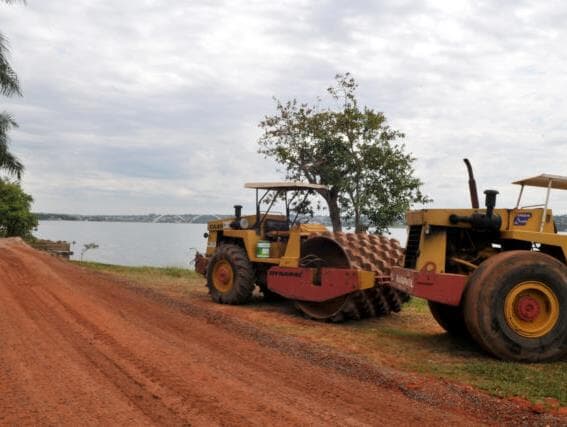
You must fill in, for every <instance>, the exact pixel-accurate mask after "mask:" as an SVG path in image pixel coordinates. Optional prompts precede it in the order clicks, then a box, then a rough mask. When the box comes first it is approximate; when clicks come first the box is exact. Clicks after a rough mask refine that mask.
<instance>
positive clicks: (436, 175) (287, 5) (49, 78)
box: [0, 0, 567, 213]
mask: <svg viewBox="0 0 567 427" xmlns="http://www.w3.org/2000/svg"><path fill="white" fill-rule="evenodd" d="M0 14H2V15H3V22H4V24H3V29H2V31H3V32H4V33H5V34H6V35H7V36H8V37H9V39H10V41H11V46H12V60H13V65H14V67H15V68H16V70H17V71H18V73H19V76H20V78H21V81H22V85H23V89H24V95H25V96H24V97H23V98H21V99H9V100H5V102H6V103H7V105H6V109H8V110H10V111H12V112H13V113H14V114H15V115H16V117H17V120H18V122H19V123H20V125H21V128H20V129H19V130H18V131H16V132H14V133H13V134H12V139H13V147H14V151H15V152H16V153H17V154H18V155H20V156H21V157H22V159H23V161H24V163H25V164H26V166H27V172H26V174H25V177H24V186H25V188H26V189H27V190H28V191H30V192H31V193H32V194H33V195H34V197H35V199H36V203H35V209H36V210H38V211H59V212H70V213H71V212H76V213H90V212H98V213H105V212H108V213H122V212H124V213H137V212H149V211H154V212H165V211H170V212H176V213H181V212H195V213H204V212H208V211H214V212H229V211H230V210H231V209H232V205H233V204H234V203H236V202H246V201H250V202H251V201H252V197H253V195H252V194H251V193H250V192H248V191H245V190H243V189H242V184H243V183H244V182H245V181H257V180H260V179H270V180H271V179H276V178H278V177H281V176H282V175H281V174H278V172H277V171H276V167H275V165H273V164H272V163H271V162H270V161H267V160H264V159H262V157H261V156H260V155H258V154H257V153H256V145H255V144H256V142H255V141H256V139H257V137H258V135H259V129H258V128H257V124H258V122H259V121H260V120H261V118H262V117H263V116H264V115H265V114H269V113H271V112H272V111H273V103H272V101H271V96H274V95H275V96H277V97H278V98H280V99H288V98H292V97H297V98H299V99H302V100H303V99H305V100H313V99H314V97H315V96H317V95H320V94H323V92H324V89H325V88H326V87H327V86H328V85H330V84H331V83H332V78H333V76H334V74H335V73H337V72H344V71H351V72H352V73H353V74H354V76H355V77H356V78H357V79H358V80H359V83H360V96H361V99H362V101H363V102H364V103H365V104H367V105H369V106H371V107H374V108H376V109H378V110H381V111H384V112H385V113H386V116H387V117H388V118H389V120H390V123H391V124H392V126H394V127H396V128H399V129H401V130H403V131H404V132H405V133H406V135H407V140H406V145H407V147H408V149H409V150H410V151H412V152H413V153H414V155H415V156H416V157H417V159H418V160H417V164H416V166H417V172H418V174H419V176H420V177H421V178H422V180H423V181H424V183H425V190H426V192H427V193H428V194H429V195H430V196H431V197H433V198H434V199H435V203H434V205H433V206H438V207H441V206H463V205H466V204H468V195H467V186H466V176H465V169H464V167H463V165H462V164H461V158H463V157H469V158H471V160H472V161H473V165H474V166H475V169H476V173H477V178H478V181H479V184H480V186H481V188H487V187H491V188H496V189H499V190H501V192H502V194H501V197H500V200H499V202H498V204H499V205H500V206H503V205H510V204H513V203H514V201H515V197H516V192H515V189H513V188H512V186H510V185H509V184H508V183H509V182H511V181H513V180H515V179H518V178H521V177H524V176H529V175H535V174H537V173H541V172H549V173H556V174H563V175H567V171H566V170H567V125H565V116H566V114H567V105H566V101H565V99H564V96H563V94H564V93H565V92H566V90H567V79H566V78H565V70H566V69H567V52H566V51H565V50H564V46H565V45H566V44H567V30H566V29H565V26H564V22H565V19H564V18H565V17H566V16H567V6H563V5H562V4H560V3H545V2H535V1H523V2H498V3H478V2H469V1H446V2H437V1H435V2H433V1H431V2H425V3H424V2H417V1H405V2H400V1H391V2H379V3H378V2H371V1H366V2H364V1H361V2H356V3H354V2H353V3H352V4H345V3H344V2H338V1H330V0H328V1H325V0H319V1H285V2H260V1H247V2H244V1H207V2H185V1H167V2H166V1H165V0H162V1H151V0H146V1H133V0H129V1H126V0H124V1H121V2H110V1H98V2H91V1H87V0H77V1H74V2H67V1H62V0H52V1H49V2H39V1H28V5H27V6H26V7H22V6H18V5H12V6H8V5H2V6H0ZM553 202H554V208H555V210H559V211H560V212H567V198H566V197H563V198H561V197H555V196H554V200H553Z"/></svg>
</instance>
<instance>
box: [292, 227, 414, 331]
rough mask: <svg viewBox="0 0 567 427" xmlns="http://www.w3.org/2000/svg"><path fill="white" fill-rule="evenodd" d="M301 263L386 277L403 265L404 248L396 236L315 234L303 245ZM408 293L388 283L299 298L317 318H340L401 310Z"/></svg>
mask: <svg viewBox="0 0 567 427" xmlns="http://www.w3.org/2000/svg"><path fill="white" fill-rule="evenodd" d="M301 257H302V258H301V262H300V264H301V266H302V267H317V268H318V267H333V268H353V269H360V270H366V271H373V272H374V273H375V274H376V276H377V277H380V278H386V277H389V275H390V269H391V267H392V266H395V265H401V262H402V259H403V249H402V248H401V247H400V245H399V243H398V242H397V241H396V240H392V239H388V238H387V237H384V236H377V235H372V234H365V233H359V234H354V233H331V232H325V233H321V234H313V235H312V236H311V237H309V238H308V239H307V240H306V241H305V242H304V243H303V245H302V248H301ZM407 301H409V295H407V294H405V293H402V292H398V291H396V290H395V289H393V288H391V287H389V286H387V285H376V286H374V287H373V288H370V289H365V290H363V291H357V292H353V293H351V294H348V295H344V296H342V297H339V298H335V299H332V300H329V301H324V302H307V301H296V306H297V308H298V309H299V310H300V311H301V312H303V313H304V314H305V315H306V316H307V317H309V318H311V319H315V320H323V321H329V322H341V321H344V320H349V319H353V320H359V319H364V318H368V317H374V316H382V315H386V314H390V313H391V312H399V311H400V310H401V308H402V304H403V303H404V302H407Z"/></svg>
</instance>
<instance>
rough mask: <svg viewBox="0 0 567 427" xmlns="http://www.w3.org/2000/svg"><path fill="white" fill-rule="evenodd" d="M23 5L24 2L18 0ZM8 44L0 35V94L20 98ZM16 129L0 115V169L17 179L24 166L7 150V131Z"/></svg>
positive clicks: (10, 0) (6, 0)
mask: <svg viewBox="0 0 567 427" xmlns="http://www.w3.org/2000/svg"><path fill="white" fill-rule="evenodd" d="M0 1H2V2H4V3H8V4H11V3H15V2H16V1H18V0H0ZM20 1H21V2H22V3H25V0H20ZM7 56H8V43H7V41H6V38H5V37H4V35H2V34H0V93H1V94H2V95H4V96H14V95H17V96H21V95H22V92H21V90H20V83H19V81H18V76H17V75H16V72H15V71H14V69H13V68H12V66H11V65H10V63H9V62H8V59H7ZM15 127H18V124H17V123H16V122H15V121H14V119H13V117H12V116H11V115H10V114H9V113H7V112H6V111H4V112H2V113H0V169H4V170H6V171H7V172H8V173H9V174H10V175H15V176H16V177H17V178H18V179H20V178H21V177H22V173H23V172H24V165H23V164H22V162H20V161H19V160H18V158H17V157H16V156H14V155H13V154H12V153H11V152H10V150H9V149H8V145H9V142H10V140H9V138H8V131H9V130H10V129H12V128H15Z"/></svg>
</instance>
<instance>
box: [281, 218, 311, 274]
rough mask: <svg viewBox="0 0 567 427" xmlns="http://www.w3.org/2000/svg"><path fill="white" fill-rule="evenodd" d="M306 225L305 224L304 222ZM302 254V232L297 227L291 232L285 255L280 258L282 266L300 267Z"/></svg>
mask: <svg viewBox="0 0 567 427" xmlns="http://www.w3.org/2000/svg"><path fill="white" fill-rule="evenodd" d="M303 225H305V224H303ZM300 256H301V232H300V231H299V230H298V229H297V228H295V229H293V230H292V231H290V232H289V239H288V241H287V247H286V250H285V255H284V256H283V257H282V258H281V259H280V260H279V264H280V267H298V266H299V257H300Z"/></svg>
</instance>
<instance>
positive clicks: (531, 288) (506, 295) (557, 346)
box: [464, 251, 567, 362]
mask: <svg viewBox="0 0 567 427" xmlns="http://www.w3.org/2000/svg"><path fill="white" fill-rule="evenodd" d="M464 317H465V322H466V325H467V328H468V330H469V332H470V333H471V335H472V337H473V338H474V340H475V341H477V342H478V343H479V344H480V346H481V347H483V348H484V349H485V350H486V351H488V352H490V353H492V354H493V355H494V356H496V357H498V358H500V359H504V360H512V361H522V362H543V361H550V360H557V359H560V358H562V357H565V356H566V355H567V267H566V266H565V265H564V264H563V263H561V262H560V261H558V260H556V259H555V258H552V257H551V256H549V255H545V254H543V253H541V252H529V251H510V252H504V253H501V254H498V255H495V256H493V257H491V258H489V259H488V260H487V261H485V262H484V263H483V264H481V265H480V267H479V268H478V269H477V270H475V272H474V273H473V274H472V275H471V276H470V278H469V282H468V284H467V289H466V292H465V301H464Z"/></svg>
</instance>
